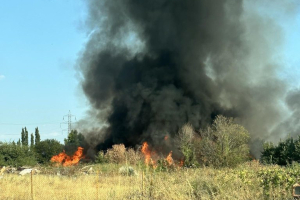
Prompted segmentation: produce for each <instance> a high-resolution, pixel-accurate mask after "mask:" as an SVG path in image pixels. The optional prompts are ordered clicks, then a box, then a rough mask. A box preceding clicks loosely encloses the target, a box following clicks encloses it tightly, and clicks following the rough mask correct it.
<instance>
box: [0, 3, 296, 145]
mask: <svg viewBox="0 0 300 200" xmlns="http://www.w3.org/2000/svg"><path fill="white" fill-rule="evenodd" d="M85 6H86V5H85V3H84V1H82V0H42V1H41V0H27V1H24V0H9V1H2V2H1V6H0V141H7V142H9V141H13V140H15V141H16V140H18V138H20V133H21V129H22V127H25V126H26V127H27V129H28V131H29V133H32V132H34V129H35V127H37V126H38V127H39V129H40V133H41V139H48V138H49V139H50V138H54V139H57V140H59V141H61V142H62V141H63V138H65V137H66V136H67V132H66V131H64V132H63V131H62V130H63V129H66V128H67V126H66V125H61V123H62V122H65V121H63V116H64V115H67V114H68V112H69V110H70V111H71V112H72V114H73V115H76V117H77V120H79V119H81V118H83V117H84V113H85V111H86V110H87V109H88V103H87V101H86V99H85V97H84V95H83V94H82V93H81V90H80V89H79V83H78V79H77V78H76V77H77V76H78V74H77V72H76V70H75V69H74V66H75V64H76V59H78V55H79V52H80V51H81V50H82V49H83V47H84V44H85V42H86V41H87V33H86V32H85V31H84V28H83V24H84V21H85V18H86V16H87V13H86V7H85ZM274 16H275V18H276V17H278V18H281V16H280V15H279V16H276V11H275V12H274ZM286 20H288V21H286ZM279 22H280V23H281V24H282V26H283V28H284V30H285V39H286V42H285V48H284V49H283V53H284V56H285V57H284V60H283V61H282V62H283V63H284V65H285V69H284V70H283V71H282V72H281V76H282V77H283V78H284V79H286V80H288V81H289V83H290V85H291V87H295V88H299V86H300V81H299V77H300V68H299V64H300V59H299V57H300V56H299V52H300V40H299V35H300V14H299V13H298V15H297V17H292V18H286V19H282V21H280V20H279ZM65 119H66V117H65ZM73 121H74V118H73Z"/></svg>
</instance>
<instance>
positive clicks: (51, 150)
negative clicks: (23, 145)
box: [35, 139, 63, 164]
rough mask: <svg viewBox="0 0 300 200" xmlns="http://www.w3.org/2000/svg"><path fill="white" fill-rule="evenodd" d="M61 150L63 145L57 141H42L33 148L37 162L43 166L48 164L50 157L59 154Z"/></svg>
mask: <svg viewBox="0 0 300 200" xmlns="http://www.w3.org/2000/svg"><path fill="white" fill-rule="evenodd" d="M62 150H63V145H61V144H60V143H59V142H58V141H57V140H54V139H51V140H49V139H47V140H43V141H41V142H39V143H38V144H37V145H36V146H35V151H36V155H37V161H38V162H39V163H43V164H45V163H49V162H50V159H51V158H52V156H54V155H57V154H59V153H60V152H62Z"/></svg>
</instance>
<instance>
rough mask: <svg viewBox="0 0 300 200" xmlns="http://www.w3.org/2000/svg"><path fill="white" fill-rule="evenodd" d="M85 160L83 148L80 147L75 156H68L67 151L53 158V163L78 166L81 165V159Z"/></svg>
mask: <svg viewBox="0 0 300 200" xmlns="http://www.w3.org/2000/svg"><path fill="white" fill-rule="evenodd" d="M82 158H84V156H83V148H82V147H78V148H77V151H76V152H75V153H74V154H73V156H68V155H67V154H66V153H65V151H63V152H62V153H59V154H58V155H55V156H52V158H51V162H56V163H58V164H62V165H63V166H70V165H76V164H78V163H79V161H80V159H82Z"/></svg>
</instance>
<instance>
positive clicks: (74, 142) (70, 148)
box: [64, 130, 86, 154]
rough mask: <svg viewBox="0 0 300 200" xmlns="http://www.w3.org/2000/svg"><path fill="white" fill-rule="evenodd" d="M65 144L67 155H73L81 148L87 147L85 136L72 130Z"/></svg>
mask: <svg viewBox="0 0 300 200" xmlns="http://www.w3.org/2000/svg"><path fill="white" fill-rule="evenodd" d="M64 142H65V150H66V153H67V154H73V153H74V152H75V151H76V150H77V147H79V146H80V147H83V148H84V147H85V146H86V142H85V139H84V136H83V135H82V134H81V133H78V131H77V130H72V131H71V132H70V133H69V134H68V138H66V139H64Z"/></svg>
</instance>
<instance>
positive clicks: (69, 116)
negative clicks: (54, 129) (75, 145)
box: [60, 110, 76, 134]
mask: <svg viewBox="0 0 300 200" xmlns="http://www.w3.org/2000/svg"><path fill="white" fill-rule="evenodd" d="M72 117H74V118H75V120H76V116H75V115H72V114H71V111H70V110H69V113H68V114H67V115H64V116H63V120H64V122H62V123H60V127H61V125H62V124H68V134H69V133H71V131H72ZM65 118H68V121H66V120H65ZM62 131H66V129H63V130H62Z"/></svg>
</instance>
